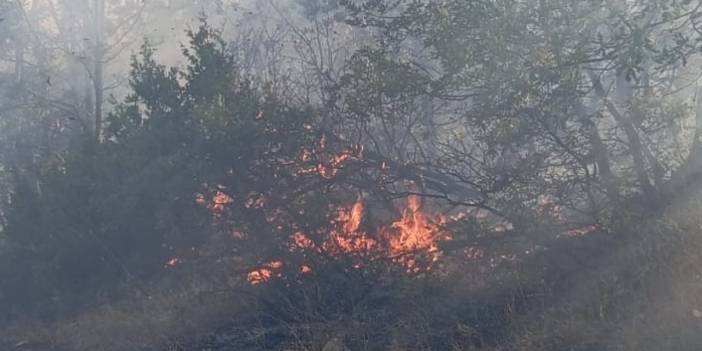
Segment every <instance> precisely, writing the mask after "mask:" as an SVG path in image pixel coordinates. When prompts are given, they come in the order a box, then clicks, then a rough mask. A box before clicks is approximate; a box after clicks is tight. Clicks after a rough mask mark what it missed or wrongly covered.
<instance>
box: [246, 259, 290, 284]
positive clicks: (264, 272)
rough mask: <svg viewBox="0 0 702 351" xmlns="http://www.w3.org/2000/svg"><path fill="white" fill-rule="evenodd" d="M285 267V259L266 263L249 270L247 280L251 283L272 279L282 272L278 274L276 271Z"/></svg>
mask: <svg viewBox="0 0 702 351" xmlns="http://www.w3.org/2000/svg"><path fill="white" fill-rule="evenodd" d="M281 268H283V261H271V262H268V263H265V264H263V265H262V266H261V268H259V269H256V270H253V271H251V272H249V274H248V275H247V276H246V280H247V281H248V282H249V284H251V285H256V284H261V283H265V282H268V281H270V280H271V279H273V277H274V276H280V273H278V274H276V271H278V270H280V269H281Z"/></svg>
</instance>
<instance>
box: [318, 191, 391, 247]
mask: <svg viewBox="0 0 702 351" xmlns="http://www.w3.org/2000/svg"><path fill="white" fill-rule="evenodd" d="M363 214H364V206H363V198H361V197H360V196H359V197H358V199H357V200H356V202H355V203H354V204H353V206H352V207H351V208H350V209H341V210H339V213H338V215H337V217H336V218H335V219H334V220H333V221H332V224H333V225H335V226H336V227H338V229H333V230H332V231H331V233H330V234H329V236H328V240H326V241H325V242H324V244H323V245H322V247H323V248H324V249H326V250H327V251H329V252H331V253H333V254H341V253H343V254H347V255H352V256H368V255H369V254H370V253H372V252H373V251H375V250H377V247H378V242H377V240H375V239H373V238H371V237H370V236H369V235H368V234H367V233H366V232H364V231H363V230H362V229H361V223H362V221H363Z"/></svg>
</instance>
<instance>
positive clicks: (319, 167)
mask: <svg viewBox="0 0 702 351" xmlns="http://www.w3.org/2000/svg"><path fill="white" fill-rule="evenodd" d="M298 159H299V161H301V162H302V163H303V164H304V165H303V166H302V167H301V168H300V169H299V170H298V171H297V174H298V175H302V176H309V175H316V176H320V177H322V178H325V179H332V178H334V177H336V176H337V175H338V174H339V172H340V171H341V170H342V169H343V168H344V167H346V165H347V164H348V163H349V162H350V161H353V160H361V159H363V146H362V145H356V146H351V147H348V148H345V149H343V150H341V151H338V152H335V151H331V150H329V149H328V145H327V137H326V135H322V137H321V138H320V139H319V143H318V145H315V146H314V147H312V148H311V149H309V148H305V149H303V150H302V151H301V152H300V155H299V156H298Z"/></svg>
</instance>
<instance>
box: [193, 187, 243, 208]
mask: <svg viewBox="0 0 702 351" xmlns="http://www.w3.org/2000/svg"><path fill="white" fill-rule="evenodd" d="M195 202H196V203H197V204H198V205H200V206H204V207H207V208H208V209H210V210H211V211H212V212H215V213H217V212H222V211H223V210H224V208H225V207H226V206H227V205H229V204H230V203H232V202H234V199H233V198H232V197H231V196H229V195H227V194H225V193H224V192H222V191H220V190H217V192H216V193H215V194H214V195H213V196H212V199H210V200H209V201H208V200H207V199H206V198H205V195H203V194H196V195H195Z"/></svg>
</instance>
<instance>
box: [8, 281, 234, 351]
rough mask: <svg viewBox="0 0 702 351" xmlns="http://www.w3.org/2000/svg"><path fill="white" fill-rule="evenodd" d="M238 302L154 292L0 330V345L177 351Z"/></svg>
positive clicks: (187, 290)
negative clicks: (0, 342) (65, 316)
mask: <svg viewBox="0 0 702 351" xmlns="http://www.w3.org/2000/svg"><path fill="white" fill-rule="evenodd" d="M238 301H239V300H238V299H236V297H235V296H233V295H232V293H211V292H207V291H203V290H202V289H199V288H198V287H196V286H193V285H190V286H188V287H181V288H180V289H178V290H176V291H170V292H166V291H158V290H156V289H154V290H153V291H152V293H150V294H148V295H146V294H139V295H138V296H134V297H131V298H128V299H125V300H123V301H119V302H115V303H111V304H105V305H102V306H100V307H99V308H96V309H94V310H91V311H89V312H87V313H83V314H81V315H80V316H78V317H76V318H72V319H64V320H60V321H56V322H52V323H41V322H36V321H33V322H27V321H25V322H18V323H16V324H15V325H13V326H11V327H9V328H6V329H5V330H3V331H1V332H0V340H6V341H7V342H9V343H11V344H28V345H46V347H47V349H51V348H50V347H53V348H56V349H59V350H67V351H94V350H102V351H136V350H143V349H149V350H153V349H159V350H180V349H181V348H180V347H179V345H180V343H181V341H183V340H189V339H193V338H197V337H198V336H200V335H204V334H207V333H208V332H210V331H211V330H212V329H214V328H215V327H216V326H218V325H221V324H222V323H224V322H226V321H227V320H229V319H231V318H232V317H233V316H236V315H237V313H238V312H239V311H240V310H241V306H240V303H239V302H238ZM37 351H39V350H37Z"/></svg>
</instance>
